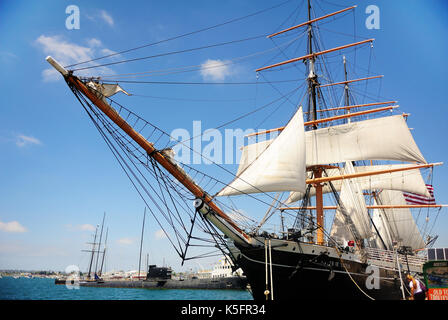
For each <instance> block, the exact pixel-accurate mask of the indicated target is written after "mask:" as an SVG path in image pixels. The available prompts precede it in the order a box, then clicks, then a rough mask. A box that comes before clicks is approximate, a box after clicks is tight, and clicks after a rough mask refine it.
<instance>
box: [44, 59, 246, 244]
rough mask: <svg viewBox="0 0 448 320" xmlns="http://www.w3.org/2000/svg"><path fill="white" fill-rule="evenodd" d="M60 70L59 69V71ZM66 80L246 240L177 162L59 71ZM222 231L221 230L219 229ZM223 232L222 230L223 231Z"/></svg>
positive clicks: (88, 91) (68, 75)
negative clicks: (159, 150)
mask: <svg viewBox="0 0 448 320" xmlns="http://www.w3.org/2000/svg"><path fill="white" fill-rule="evenodd" d="M47 61H48V62H49V63H50V64H51V65H52V66H53V67H55V69H57V70H58V71H60V69H62V70H63V71H64V70H65V69H64V68H63V67H62V66H61V65H60V64H58V63H57V62H56V61H55V60H54V59H52V58H51V57H47ZM60 72H61V71H60ZM61 73H62V74H63V75H64V76H65V78H66V80H67V81H68V82H69V83H70V84H71V85H73V86H74V87H76V88H77V89H78V90H79V91H80V92H81V93H82V94H84V95H85V96H86V97H87V98H88V99H89V100H90V101H91V102H92V103H93V104H94V105H95V106H96V107H97V108H98V109H100V110H101V111H102V112H103V113H104V114H105V115H106V116H107V117H108V118H109V119H110V120H112V121H113V122H114V123H115V124H116V125H117V126H118V127H120V128H121V129H122V130H123V131H124V132H125V133H126V134H127V135H128V136H129V137H130V138H132V140H134V141H135V142H136V143H137V144H138V145H139V146H140V147H142V148H143V149H144V150H145V151H146V152H147V153H148V155H149V156H151V157H152V158H154V160H156V161H157V162H158V163H159V164H160V165H162V167H164V168H165V169H166V170H167V171H168V172H169V173H170V174H171V175H172V176H173V177H174V178H176V179H177V180H178V181H179V182H180V183H181V184H182V185H184V186H185V187H186V188H187V189H188V190H189V191H190V192H191V193H192V194H193V195H194V196H195V197H197V198H199V199H203V200H204V202H205V203H206V204H207V205H208V206H209V207H210V208H211V209H212V210H213V211H214V212H215V213H216V215H218V216H219V217H221V218H222V219H224V220H225V221H226V222H227V224H229V225H230V226H231V227H232V228H233V229H234V230H231V229H229V228H228V227H227V226H225V224H223V223H222V222H221V225H222V226H223V227H224V228H226V229H227V231H228V232H231V233H233V234H234V233H235V232H236V233H237V234H238V235H239V236H242V237H244V239H245V240H246V242H248V240H249V239H250V237H249V236H248V235H247V234H245V233H244V232H243V231H242V230H241V229H240V228H239V227H238V226H237V225H236V224H235V222H233V220H232V219H231V218H230V217H229V216H227V215H226V214H225V213H224V212H223V211H222V210H221V209H220V208H219V207H218V206H217V205H216V204H215V203H214V202H213V200H212V197H211V196H210V195H209V194H207V193H206V192H205V191H204V190H203V189H202V188H201V187H200V186H198V185H197V184H196V183H195V182H194V181H193V180H192V179H191V178H190V177H189V176H188V175H187V174H186V173H185V172H184V171H183V170H182V169H181V168H180V167H179V166H178V165H177V164H175V163H173V162H172V160H170V159H169V158H168V157H165V156H164V155H163V153H161V152H158V150H157V149H156V148H155V147H154V145H153V144H152V143H150V142H148V141H147V140H146V139H145V138H144V137H143V136H142V135H141V134H140V133H138V132H137V131H135V130H134V128H132V127H131V125H129V124H128V123H127V122H126V121H125V120H124V119H123V118H122V117H121V116H120V115H119V114H118V112H117V111H116V110H115V109H114V108H112V107H111V106H110V105H109V104H108V103H106V102H105V101H104V100H103V99H101V98H99V97H97V96H96V94H95V93H93V92H92V91H91V90H90V89H89V88H88V87H87V86H86V85H85V84H84V83H83V82H82V81H81V80H79V79H78V78H77V77H75V76H73V75H71V74H68V73H67V72H66V73H63V72H61ZM221 231H223V230H221ZM223 232H224V231H223Z"/></svg>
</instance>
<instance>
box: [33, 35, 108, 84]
mask: <svg viewBox="0 0 448 320" xmlns="http://www.w3.org/2000/svg"><path fill="white" fill-rule="evenodd" d="M86 42H87V44H88V46H82V45H78V44H75V43H71V42H68V41H66V40H64V39H62V37H60V36H45V35H41V36H39V38H37V39H36V44H37V45H38V46H39V47H40V48H41V49H42V51H43V52H44V53H45V54H47V55H51V56H52V57H53V58H55V59H56V60H57V61H58V62H59V63H60V64H61V65H63V66H65V65H71V64H75V63H78V62H83V61H89V60H92V59H94V58H95V57H96V56H100V55H104V53H103V50H108V49H106V48H104V46H103V44H102V42H101V41H100V40H98V39H95V38H92V39H88V40H87V41H86ZM93 65H96V63H94V62H89V63H85V64H83V65H82V67H87V66H93ZM77 74H78V75H82V76H89V75H95V76H101V75H104V74H114V72H113V71H112V70H111V69H110V68H107V67H98V68H94V69H87V70H80V71H78V72H77ZM42 76H43V80H44V81H46V82H48V81H57V80H61V79H62V77H61V76H60V75H59V73H58V72H57V71H56V70H55V69H54V68H53V67H49V68H47V69H45V70H43V71H42Z"/></svg>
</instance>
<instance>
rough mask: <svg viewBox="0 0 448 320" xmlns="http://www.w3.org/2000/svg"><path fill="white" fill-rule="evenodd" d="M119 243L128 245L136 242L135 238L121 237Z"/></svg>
mask: <svg viewBox="0 0 448 320" xmlns="http://www.w3.org/2000/svg"><path fill="white" fill-rule="evenodd" d="M117 243H118V244H122V245H126V246H128V245H131V244H133V243H134V239H132V238H121V239H118V240H117Z"/></svg>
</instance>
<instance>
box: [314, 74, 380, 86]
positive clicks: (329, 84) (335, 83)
mask: <svg viewBox="0 0 448 320" xmlns="http://www.w3.org/2000/svg"><path fill="white" fill-rule="evenodd" d="M382 77H384V76H383V75H381V76H373V77H367V78H360V79H353V80H347V81H341V82H334V83H327V84H321V85H318V87H321V88H324V87H330V86H336V85H339V84H347V83H353V82H358V81H364V80H370V79H377V78H382Z"/></svg>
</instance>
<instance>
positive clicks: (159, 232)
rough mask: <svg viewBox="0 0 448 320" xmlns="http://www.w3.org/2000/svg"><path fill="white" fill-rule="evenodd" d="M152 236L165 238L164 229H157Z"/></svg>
mask: <svg viewBox="0 0 448 320" xmlns="http://www.w3.org/2000/svg"><path fill="white" fill-rule="evenodd" d="M154 236H155V237H156V239H165V238H166V234H165V231H163V230H162V229H159V230H157V231H156V232H155V233H154Z"/></svg>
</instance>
